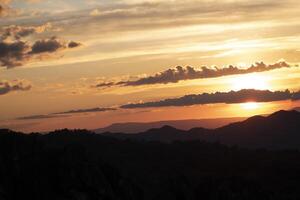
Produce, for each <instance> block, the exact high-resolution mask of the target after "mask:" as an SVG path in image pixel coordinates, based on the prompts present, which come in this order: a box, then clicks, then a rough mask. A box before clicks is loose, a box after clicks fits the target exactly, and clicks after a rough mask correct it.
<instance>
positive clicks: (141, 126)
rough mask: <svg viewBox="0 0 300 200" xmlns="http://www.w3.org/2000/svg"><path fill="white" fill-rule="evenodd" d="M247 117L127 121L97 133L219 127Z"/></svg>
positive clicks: (100, 129)
mask: <svg viewBox="0 0 300 200" xmlns="http://www.w3.org/2000/svg"><path fill="white" fill-rule="evenodd" d="M244 119H246V118H245V117H232V118H215V119H186V120H166V121H155V122H126V123H114V124H111V125H109V126H107V127H104V128H99V129H95V130H94V132H96V133H105V132H111V133H120V132H122V133H140V132H144V131H147V130H149V129H152V128H160V127H162V126H166V125H167V126H172V127H174V128H177V129H181V130H189V129H191V128H194V127H204V128H209V129H212V128H218V127H222V126H225V125H227V124H229V123H232V122H238V121H242V120H244Z"/></svg>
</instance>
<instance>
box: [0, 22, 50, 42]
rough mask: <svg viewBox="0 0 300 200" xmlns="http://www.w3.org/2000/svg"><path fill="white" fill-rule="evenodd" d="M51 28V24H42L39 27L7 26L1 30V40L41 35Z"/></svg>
mask: <svg viewBox="0 0 300 200" xmlns="http://www.w3.org/2000/svg"><path fill="white" fill-rule="evenodd" d="M51 28H52V24H51V23H46V24H42V25H40V26H16V25H12V26H8V27H4V28H2V31H1V32H2V34H1V40H2V41H3V40H6V39H8V38H12V39H16V40H20V39H21V38H23V37H27V36H30V35H32V34H34V33H43V32H45V31H47V30H50V29H51Z"/></svg>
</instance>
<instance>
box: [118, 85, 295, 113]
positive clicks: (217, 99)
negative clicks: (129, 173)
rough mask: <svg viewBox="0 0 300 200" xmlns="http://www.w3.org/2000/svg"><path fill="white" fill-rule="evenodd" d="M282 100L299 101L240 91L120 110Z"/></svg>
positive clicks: (292, 96) (290, 96) (283, 94)
mask: <svg viewBox="0 0 300 200" xmlns="http://www.w3.org/2000/svg"><path fill="white" fill-rule="evenodd" d="M283 100H300V91H299V92H295V93H294V92H290V91H289V90H286V91H275V92H272V91H269V90H254V89H244V90H240V91H230V92H216V93H211V94H209V93H203V94H192V95H186V96H183V97H179V98H173V99H165V100H161V101H153V102H145V103H133V104H126V105H123V106H121V108H148V107H167V106H190V105H197V104H200V105H201V104H202V105H204V104H216V103H226V104H232V103H245V102H272V101H283Z"/></svg>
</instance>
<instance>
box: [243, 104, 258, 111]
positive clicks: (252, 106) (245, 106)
mask: <svg viewBox="0 0 300 200" xmlns="http://www.w3.org/2000/svg"><path fill="white" fill-rule="evenodd" d="M241 106H242V108H243V109H245V110H255V109H257V108H259V105H258V103H256V102H247V103H242V104H241Z"/></svg>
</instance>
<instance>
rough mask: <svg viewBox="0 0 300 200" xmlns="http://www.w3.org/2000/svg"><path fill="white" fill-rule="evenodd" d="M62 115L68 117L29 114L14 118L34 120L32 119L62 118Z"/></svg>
mask: <svg viewBox="0 0 300 200" xmlns="http://www.w3.org/2000/svg"><path fill="white" fill-rule="evenodd" d="M62 117H69V115H53V114H49V115H31V116H26V117H19V118H17V119H16V120H34V119H51V118H62Z"/></svg>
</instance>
